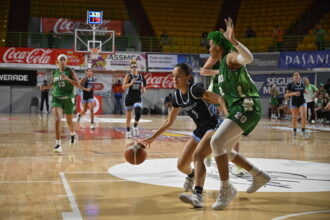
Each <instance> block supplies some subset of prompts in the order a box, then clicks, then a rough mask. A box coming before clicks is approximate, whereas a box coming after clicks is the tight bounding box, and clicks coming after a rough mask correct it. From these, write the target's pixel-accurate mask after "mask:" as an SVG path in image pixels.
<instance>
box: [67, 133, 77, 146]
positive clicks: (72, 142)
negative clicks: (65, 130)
mask: <svg viewBox="0 0 330 220" xmlns="http://www.w3.org/2000/svg"><path fill="white" fill-rule="evenodd" d="M69 143H70V144H76V143H78V138H77V137H76V135H71V136H70V142H69Z"/></svg>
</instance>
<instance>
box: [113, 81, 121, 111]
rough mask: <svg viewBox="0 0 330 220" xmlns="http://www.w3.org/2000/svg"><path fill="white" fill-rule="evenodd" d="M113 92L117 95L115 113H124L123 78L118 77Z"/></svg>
mask: <svg viewBox="0 0 330 220" xmlns="http://www.w3.org/2000/svg"><path fill="white" fill-rule="evenodd" d="M112 93H113V96H114V97H115V103H114V114H120V115H121V114H123V104H122V98H123V93H124V90H123V88H122V84H121V80H120V79H118V81H117V83H116V84H114V85H113V86H112Z"/></svg>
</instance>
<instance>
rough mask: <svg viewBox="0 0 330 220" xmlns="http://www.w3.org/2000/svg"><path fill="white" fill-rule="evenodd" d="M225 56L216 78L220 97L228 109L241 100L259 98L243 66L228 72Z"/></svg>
mask: <svg viewBox="0 0 330 220" xmlns="http://www.w3.org/2000/svg"><path fill="white" fill-rule="evenodd" d="M226 57H227V56H225V57H224V58H223V59H222V61H221V63H220V69H219V74H218V75H217V76H218V83H219V90H220V95H222V96H223V97H224V99H225V101H226V102H227V106H228V108H229V109H230V108H231V107H233V105H235V104H240V103H238V102H240V101H242V99H243V98H259V93H258V90H257V88H256V86H255V84H254V82H253V80H252V79H251V77H250V75H249V73H248V72H247V69H246V67H245V66H242V67H241V68H240V69H238V70H230V69H229V68H228V66H227V63H226Z"/></svg>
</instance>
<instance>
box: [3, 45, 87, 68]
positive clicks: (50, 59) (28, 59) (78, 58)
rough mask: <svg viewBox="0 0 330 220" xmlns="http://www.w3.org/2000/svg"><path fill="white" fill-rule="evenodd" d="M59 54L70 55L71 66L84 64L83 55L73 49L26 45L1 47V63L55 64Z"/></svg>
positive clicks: (69, 63)
mask: <svg viewBox="0 0 330 220" xmlns="http://www.w3.org/2000/svg"><path fill="white" fill-rule="evenodd" d="M59 54H65V55H66V56H67V57H68V63H67V64H68V65H69V66H82V65H84V62H85V60H84V57H83V55H82V54H81V53H75V52H73V51H72V50H66V49H44V48H25V47H0V63H17V64H48V65H54V64H56V60H57V56H58V55H59Z"/></svg>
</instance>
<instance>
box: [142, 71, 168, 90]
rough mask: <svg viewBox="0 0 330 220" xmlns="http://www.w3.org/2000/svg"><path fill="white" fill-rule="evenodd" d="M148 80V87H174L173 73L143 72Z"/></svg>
mask: <svg viewBox="0 0 330 220" xmlns="http://www.w3.org/2000/svg"><path fill="white" fill-rule="evenodd" d="M143 76H144V78H145V79H146V81H147V89H174V81H173V78H172V73H170V72H167V73H164V72H161V73H159V72H152V73H151V72H149V73H144V74H143Z"/></svg>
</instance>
